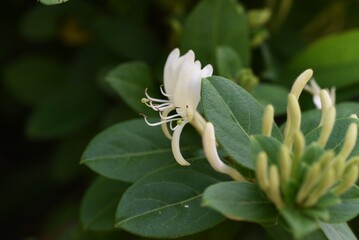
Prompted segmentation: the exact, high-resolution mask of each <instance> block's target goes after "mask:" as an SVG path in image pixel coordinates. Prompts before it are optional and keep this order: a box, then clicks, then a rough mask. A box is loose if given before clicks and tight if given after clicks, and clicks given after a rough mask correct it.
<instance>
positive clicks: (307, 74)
mask: <svg viewBox="0 0 359 240" xmlns="http://www.w3.org/2000/svg"><path fill="white" fill-rule="evenodd" d="M312 74H313V72H312V70H310V69H308V70H306V71H304V72H303V73H302V74H301V75H300V76H299V77H298V78H297V79H296V81H295V82H294V84H293V87H292V90H291V92H290V93H289V94H288V107H287V123H286V128H285V131H284V142H283V144H281V146H280V149H279V154H278V159H277V164H271V163H270V162H269V160H268V155H267V153H266V152H264V151H262V152H260V153H259V154H258V155H257V157H256V158H257V159H256V160H257V161H256V170H255V172H256V180H257V183H258V185H259V187H260V188H261V189H262V190H263V191H264V192H265V194H266V195H267V197H268V198H269V199H270V200H271V201H272V202H273V203H274V204H275V205H276V207H277V208H278V209H281V208H283V207H285V206H286V204H287V203H286V201H288V199H286V196H288V193H286V191H287V188H286V186H287V184H288V183H290V182H293V181H298V176H299V175H298V172H301V173H300V174H303V175H302V176H304V178H303V179H302V180H301V182H300V186H299V188H298V190H297V193H296V197H295V199H294V204H296V205H297V206H298V207H301V208H311V207H314V206H315V205H316V204H317V203H318V202H319V201H320V200H321V199H322V197H324V196H325V195H327V194H329V193H330V194H333V195H335V196H340V195H341V194H343V193H344V192H346V191H347V190H349V189H350V188H351V187H353V185H355V182H356V181H357V179H358V176H359V156H354V157H351V158H349V156H350V154H351V153H352V151H353V149H354V147H355V145H356V141H357V136H358V124H357V123H356V122H353V123H350V125H349V126H348V128H347V131H346V135H345V138H344V141H343V145H342V147H341V150H340V151H339V152H338V153H335V152H334V150H331V149H325V146H326V144H327V142H328V140H329V137H330V135H331V133H332V131H333V128H334V123H335V114H336V109H335V106H334V102H333V98H332V96H333V94H332V95H331V96H330V93H329V91H328V90H326V89H324V90H323V89H320V90H319V93H318V97H319V101H320V106H321V110H322V117H321V123H320V126H321V131H320V134H319V137H318V139H317V140H316V141H315V142H313V143H312V144H315V145H316V147H319V148H322V149H323V153H322V154H321V155H320V156H319V157H318V158H317V159H312V160H311V161H308V160H307V161H306V162H304V161H303V160H302V157H303V156H304V155H305V153H306V151H307V149H308V148H307V147H306V145H305V139H304V135H303V133H302V132H301V130H300V122H301V111H300V107H299V103H298V98H299V96H300V94H301V92H302V90H303V89H304V88H305V85H306V84H307V82H308V81H309V79H310V78H311V76H312ZM273 115H274V114H273V108H272V106H270V105H269V106H267V107H266V109H265V113H264V115H263V125H262V133H263V134H264V135H266V136H271V127H270V126H271V125H272V122H273ZM350 117H351V118H355V119H357V117H356V116H355V115H351V116H350ZM270 118H272V119H270ZM266 122H268V124H267V123H266ZM307 157H308V155H307ZM271 161H273V159H272V160H271ZM304 166H305V168H306V169H307V170H303V169H305V168H304ZM303 171H304V172H303ZM333 204H336V203H335V202H334V203H333ZM289 205H293V203H289Z"/></svg>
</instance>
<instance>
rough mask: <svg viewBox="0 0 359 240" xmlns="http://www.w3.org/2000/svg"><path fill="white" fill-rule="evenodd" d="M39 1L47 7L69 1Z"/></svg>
mask: <svg viewBox="0 0 359 240" xmlns="http://www.w3.org/2000/svg"><path fill="white" fill-rule="evenodd" d="M38 1H39V2H41V3H42V4H45V5H56V4H60V3H64V2H68V1H69V0H38Z"/></svg>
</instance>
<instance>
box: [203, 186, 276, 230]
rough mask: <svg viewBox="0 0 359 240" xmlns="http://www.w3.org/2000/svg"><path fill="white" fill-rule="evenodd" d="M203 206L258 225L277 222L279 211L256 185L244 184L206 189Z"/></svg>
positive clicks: (231, 217)
mask: <svg viewBox="0 0 359 240" xmlns="http://www.w3.org/2000/svg"><path fill="white" fill-rule="evenodd" d="M203 205H204V206H208V207H211V208H213V209H215V210H217V211H218V212H220V213H222V214H223V215H225V216H226V217H228V218H230V219H234V220H243V221H250V222H256V223H269V222H275V220H276V218H277V217H278V211H277V209H276V208H275V206H274V205H273V203H272V202H270V201H269V200H268V199H267V198H266V197H265V195H264V194H263V193H262V192H261V190H260V189H259V188H258V186H257V185H256V184H253V183H244V182H224V183H217V184H215V185H212V186H210V187H208V188H207V189H206V191H205V192H204V195H203Z"/></svg>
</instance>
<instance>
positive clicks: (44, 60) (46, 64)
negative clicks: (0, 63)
mask: <svg viewBox="0 0 359 240" xmlns="http://www.w3.org/2000/svg"><path fill="white" fill-rule="evenodd" d="M65 72H66V71H65V68H64V66H63V65H62V64H61V63H59V62H58V61H56V60H55V59H52V58H49V57H45V56H26V57H23V58H20V59H18V60H17V61H16V62H14V63H12V64H11V65H9V66H8V67H7V68H6V69H5V75H4V80H5V82H4V83H5V86H6V87H7V88H8V90H9V91H10V93H11V94H13V95H14V96H15V97H16V98H18V99H19V100H20V101H22V102H24V103H27V104H30V105H34V104H39V103H41V102H43V101H45V100H47V99H48V98H49V97H50V96H51V95H52V94H54V92H56V91H57V89H58V88H59V87H61V86H63V85H64V83H65V76H66V75H65Z"/></svg>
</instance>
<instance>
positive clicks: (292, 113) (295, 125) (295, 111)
mask: <svg viewBox="0 0 359 240" xmlns="http://www.w3.org/2000/svg"><path fill="white" fill-rule="evenodd" d="M287 112H288V118H287V125H286V128H285V130H284V134H285V136H284V144H286V145H287V146H288V147H289V148H291V147H292V142H293V134H294V133H295V132H297V131H300V121H301V111H300V107H299V103H298V100H297V98H296V97H295V96H294V94H291V93H289V94H288V107H287Z"/></svg>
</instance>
